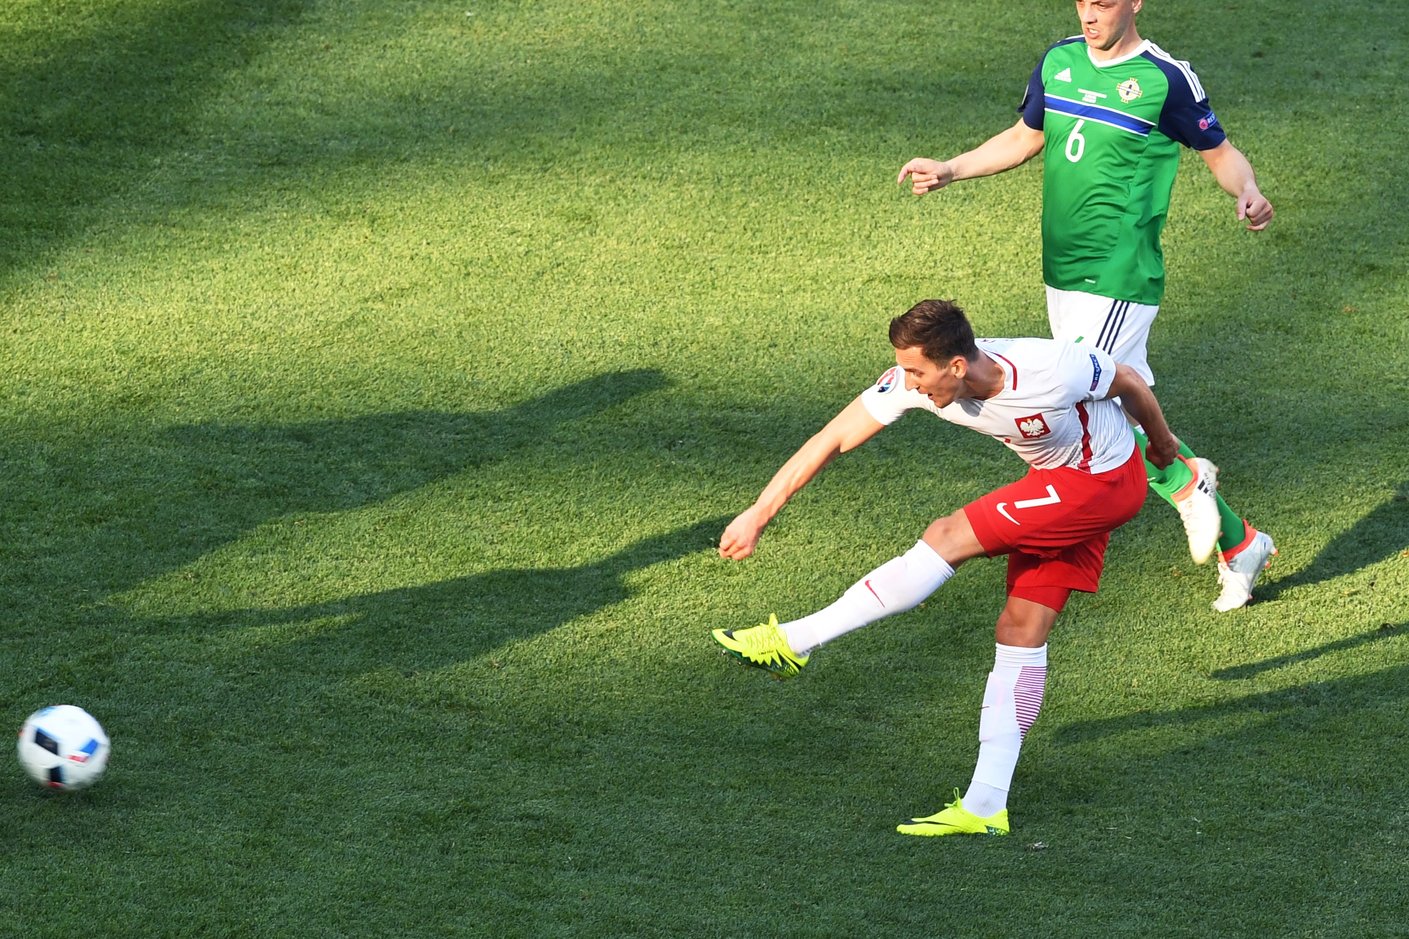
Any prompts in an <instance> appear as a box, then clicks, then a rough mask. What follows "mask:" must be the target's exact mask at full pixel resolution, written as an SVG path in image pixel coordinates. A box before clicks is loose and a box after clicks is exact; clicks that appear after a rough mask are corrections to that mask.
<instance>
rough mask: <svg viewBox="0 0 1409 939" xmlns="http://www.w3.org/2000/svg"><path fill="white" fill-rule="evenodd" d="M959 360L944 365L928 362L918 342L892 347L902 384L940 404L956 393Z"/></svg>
mask: <svg viewBox="0 0 1409 939" xmlns="http://www.w3.org/2000/svg"><path fill="white" fill-rule="evenodd" d="M963 362H964V360H963V359H961V358H955V359H953V360H952V361H950V362H949V363H947V364H945V365H941V364H939V363H938V362H932V361H931V360H929V359H927V358H926V357H925V353H924V351H923V350H921V349H920V348H919V347H918V346H912V347H910V348H908V349H896V350H895V364H896V365H899V366H900V367H901V369H903V370H904V372H905V387H906V388H908V389H913V390H918V391H919V392H920V394H922V395H924V396H926V397H927V398H929V399H930V400H931V401H933V402H934V404H935V406H936V407H941V408H942V407H947V406H948V405H950V404H953V403H954V399H955V398H956V397H958V396H959V389H960V387H961V386H962V384H963V377H964V376H963V374H962V373H963V372H964V367H963Z"/></svg>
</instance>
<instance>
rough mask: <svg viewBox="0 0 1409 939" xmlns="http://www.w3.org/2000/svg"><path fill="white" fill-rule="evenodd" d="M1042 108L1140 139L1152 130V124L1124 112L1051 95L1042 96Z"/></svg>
mask: <svg viewBox="0 0 1409 939" xmlns="http://www.w3.org/2000/svg"><path fill="white" fill-rule="evenodd" d="M1042 104H1043V108H1044V109H1045V110H1047V111H1055V112H1057V113H1058V114H1069V115H1071V116H1072V117H1079V118H1082V119H1084V120H1088V121H1095V122H1096V123H1098V124H1106V125H1108V126H1110V127H1118V128H1120V129H1121V130H1128V131H1130V132H1131V133H1133V134H1139V135H1140V136H1141V137H1144V136H1146V135H1147V134H1149V132H1150V131H1151V130H1153V129H1154V126H1155V125H1154V124H1152V123H1150V122H1149V121H1146V120H1141V119H1140V118H1138V117H1136V116H1135V115H1133V114H1126V113H1125V112H1124V111H1117V110H1116V109H1115V108H1103V107H1101V106H1100V105H1099V104H1084V103H1082V102H1080V101H1073V100H1071V99H1070V98H1059V97H1057V96H1056V95H1053V94H1047V95H1043V98H1042Z"/></svg>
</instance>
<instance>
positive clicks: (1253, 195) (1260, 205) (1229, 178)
mask: <svg viewBox="0 0 1409 939" xmlns="http://www.w3.org/2000/svg"><path fill="white" fill-rule="evenodd" d="M1199 156H1201V157H1203V160H1204V162H1205V163H1207V164H1208V168H1209V170H1210V172H1212V173H1213V178H1214V179H1216V180H1217V181H1218V185H1219V186H1221V187H1223V191H1224V192H1226V193H1228V195H1230V196H1232V197H1233V199H1234V201H1235V202H1236V203H1237V213H1238V218H1239V219H1246V220H1247V223H1248V231H1262V230H1263V229H1264V228H1266V227H1267V223H1268V222H1270V221H1272V215H1273V214H1274V213H1273V211H1272V203H1270V202H1268V201H1267V197H1266V196H1264V195H1263V194H1262V191H1261V190H1260V189H1258V188H1257V177H1256V175H1255V174H1254V173H1253V170H1252V164H1251V163H1249V162H1248V158H1247V157H1246V156H1244V155H1243V152H1242V151H1241V150H1239V149H1238V148H1237V147H1235V146H1233V145H1232V144H1231V143H1229V142H1228V141H1227V140H1224V141H1223V142H1222V143H1221V144H1219V145H1218V146H1216V147H1213V148H1212V149H1210V150H1200V151H1199Z"/></svg>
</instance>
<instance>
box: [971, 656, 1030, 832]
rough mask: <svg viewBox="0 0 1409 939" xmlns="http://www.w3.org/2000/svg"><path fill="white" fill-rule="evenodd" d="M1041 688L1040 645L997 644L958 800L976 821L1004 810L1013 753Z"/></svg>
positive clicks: (1019, 745)
mask: <svg viewBox="0 0 1409 939" xmlns="http://www.w3.org/2000/svg"><path fill="white" fill-rule="evenodd" d="M1046 686H1047V647H1046V646H1045V645H1043V646H1040V647H1038V648H1036V649H1026V648H1022V647H1020V646H1005V645H1002V644H1001V643H1000V644H997V649H996V651H995V653H994V656H993V671H991V672H989V673H988V685H987V686H986V687H985V688H984V691H983V711H982V712H981V714H980V716H979V723H978V741H979V743H978V764H977V765H976V766H975V767H974V778H973V781H972V782H970V783H969V791H968V792H965V793H964V796H963V803H964V808H966V809H968V810H969V811H970V812H972V813H974V814H975V815H977V816H979V817H980V818H987V817H988V816H989V815H992V814H993V813H995V812H999V811H1002V810H1003V809H1006V808H1007V807H1008V789H1009V787H1010V786H1011V785H1012V783H1013V770H1014V769H1015V768H1016V767H1017V765H1018V751H1019V750H1021V749H1022V742H1023V737H1025V736H1027V731H1028V728H1030V727H1031V726H1032V723H1033V721H1035V720H1037V713H1038V711H1040V710H1041V709H1042V692H1043V691H1044V690H1045V688H1046Z"/></svg>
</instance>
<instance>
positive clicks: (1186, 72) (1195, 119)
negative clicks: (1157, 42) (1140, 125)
mask: <svg viewBox="0 0 1409 939" xmlns="http://www.w3.org/2000/svg"><path fill="white" fill-rule="evenodd" d="M1156 61H1158V63H1159V66H1160V69H1161V71H1163V72H1164V73H1165V75H1166V77H1167V78H1168V79H1169V93H1168V95H1167V96H1166V97H1165V101H1164V109H1163V110H1161V111H1160V117H1159V129H1160V133H1162V134H1164V135H1165V136H1166V137H1168V138H1170V139H1171V140H1177V141H1179V142H1180V143H1182V144H1183V145H1184V146H1186V147H1190V148H1192V149H1194V150H1212V149H1213V148H1214V147H1216V146H1218V145H1219V144H1221V143H1222V142H1223V141H1225V140H1227V139H1228V135H1227V134H1226V133H1224V131H1223V127H1222V125H1220V124H1219V123H1218V117H1217V115H1215V114H1214V113H1213V108H1212V107H1211V106H1210V105H1209V103H1208V96H1207V95H1206V94H1204V89H1203V85H1201V84H1199V77H1198V76H1197V75H1195V74H1194V70H1193V69H1191V68H1190V67H1189V63H1188V62H1180V61H1169V60H1156Z"/></svg>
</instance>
